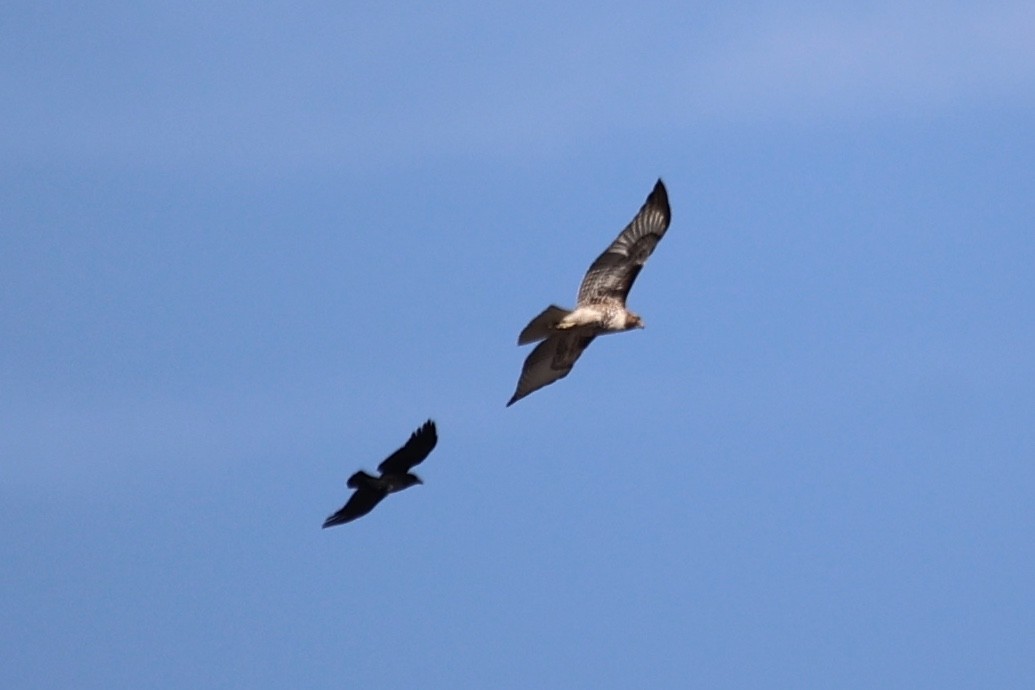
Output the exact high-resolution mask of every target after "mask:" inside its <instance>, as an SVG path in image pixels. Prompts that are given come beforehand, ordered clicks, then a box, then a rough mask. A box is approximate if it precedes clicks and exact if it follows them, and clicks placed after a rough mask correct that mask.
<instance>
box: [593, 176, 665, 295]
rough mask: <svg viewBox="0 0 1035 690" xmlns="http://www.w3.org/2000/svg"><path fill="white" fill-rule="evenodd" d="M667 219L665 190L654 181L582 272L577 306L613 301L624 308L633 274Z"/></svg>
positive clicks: (650, 250)
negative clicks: (631, 214) (626, 221)
mask: <svg viewBox="0 0 1035 690" xmlns="http://www.w3.org/2000/svg"><path fill="white" fill-rule="evenodd" d="M671 220H672V211H671V209H669V205H668V192H667V191H666V190H665V185H664V184H663V183H662V181H661V180H658V182H657V184H655V185H654V189H653V191H651V193H650V195H649V196H648V197H647V201H646V202H644V204H643V207H642V208H640V211H639V213H637V214H636V217H635V218H633V219H632V222H630V223H629V225H627V226H626V227H625V229H624V230H622V232H621V233H619V235H618V237H617V238H616V239H615V241H614V242H612V243H611V246H610V247H608V248H607V249H606V250H605V251H604V253H603V254H601V255H600V256H599V257H597V260H596V261H594V262H593V265H592V266H590V267H589V270H588V271H586V276H585V277H584V278H583V279H582V285H580V286H579V298H578V303H579V306H582V305H586V304H594V303H600V302H612V301H617V302H618V303H619V304H621V305H622V306H623V307H624V305H625V298H626V296H627V295H628V294H629V289H630V288H632V285H633V282H634V281H635V280H636V276H638V275H639V273H640V269H642V268H643V265H644V264H645V263H647V259H648V257H650V255H651V252H653V251H654V247H656V246H657V244H658V242H660V241H661V238H662V237H664V235H665V231H666V230H668V225H669V222H670V221H671Z"/></svg>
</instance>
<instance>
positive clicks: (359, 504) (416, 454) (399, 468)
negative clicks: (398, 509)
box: [323, 419, 438, 527]
mask: <svg viewBox="0 0 1035 690" xmlns="http://www.w3.org/2000/svg"><path fill="white" fill-rule="evenodd" d="M436 443H438V433H437V432H436V430H435V422H433V421H431V420H430V419H429V420H428V421H426V422H424V424H423V425H422V426H421V427H420V428H419V429H417V430H416V431H414V432H413V433H412V434H410V440H409V441H407V442H406V445H404V446H403V447H402V448H400V449H399V450H397V451H395V452H394V453H392V454H391V455H389V456H388V457H387V458H385V459H384V461H382V463H381V464H380V465H378V466H377V469H378V471H379V472H380V473H381V476H380V477H375V476H373V475H372V474H367V473H366V472H364V471H363V470H360V471H359V472H356V473H355V474H354V475H352V476H351V477H349V481H348V483H347V484H346V486H348V487H349V488H350V489H355V490H356V492H355V493H354V494H352V497H351V498H349V501H348V503H346V504H345V505H344V506H342V508H341V510H339V511H338V512H336V513H335V514H334V515H331V516H330V517H328V518H327V519H326V520H324V522H323V526H324V527H334V526H335V525H344V524H345V523H346V522H351V521H353V520H355V519H356V518H358V517H363V516H364V515H366V514H367V513H369V512H370V511H371V510H373V509H374V506H376V505H377V504H378V503H380V502H381V500H382V499H383V498H384V497H385V496H387V495H388V494H391V493H395V492H396V491H402V490H403V489H408V488H410V487H411V486H413V485H414V484H423V483H424V482H422V481H421V478H420V477H418V476H417V475H415V474H412V473H411V472H410V470H411V469H413V468H414V467H415V466H416V465H419V464H420V463H421V462H423V461H424V458H426V457H428V454H429V453H430V452H431V451H432V450H433V449H434V448H435V444H436Z"/></svg>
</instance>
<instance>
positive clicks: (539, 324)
mask: <svg viewBox="0 0 1035 690" xmlns="http://www.w3.org/2000/svg"><path fill="white" fill-rule="evenodd" d="M671 219H672V213H671V210H670V209H669V206H668V192H667V191H666V190H665V185H664V184H663V183H662V182H661V180H658V182H657V184H655V185H654V189H653V190H652V191H651V193H650V195H649V196H648V197H647V201H646V202H645V203H644V204H643V207H642V208H641V209H640V212H639V213H637V214H636V217H635V218H633V219H632V222H630V223H629V225H627V226H626V227H625V229H624V230H622V232H621V233H619V235H618V237H617V238H616V239H615V241H614V242H612V243H611V246H610V247H608V248H607V249H606V250H604V253H603V254H601V255H600V256H598V257H597V260H596V261H594V262H593V264H592V265H591V266H590V267H589V270H588V271H586V275H585V277H584V278H583V279H582V285H580V286H579V296H578V300H577V304H576V306H575V309H574V310H573V311H569V310H567V309H562V308H561V307H558V306H556V305H550V306H549V307H547V308H546V309H545V310H544V311H543V313H541V314H540V315H539V316H537V317H535V318H534V319H532V321H531V322H529V324H528V325H527V326H525V330H523V331H521V335H519V336H518V345H525V344H526V343H534V342H536V341H537V340H542V341H543V342H541V343H539V345H537V346H536V348H535V349H534V350H532V353H531V354H530V355H528V358H527V359H526V360H525V365H524V367H523V368H522V370H521V378H519V379H518V384H517V390H515V391H514V397H512V398H511V399H510V401H509V402H508V403H507V407H510V406H511V405H513V404H514V403H516V402H517V401H518V400H520V399H521V398H523V397H525V396H526V395H528V394H529V393H532V392H533V391H536V390H539V389H540V388H542V387H543V386H548V385H550V384H551V383H553V382H554V381H557V380H558V379H562V378H564V377H565V376H567V375H568V373H569V372H570V371H571V368H572V367H573V366H575V361H576V360H577V359H578V358H579V356H580V355H581V354H582V351H583V350H585V349H586V348H587V347H589V344H590V343H592V342H593V339H594V338H596V337H597V336H598V335H605V334H607V333H619V332H621V331H628V330H630V329H633V328H643V326H644V324H643V319H641V318H640V317H639V316H638V315H636V314H634V313H633V312H631V311H629V310H628V309H626V308H625V298H626V296H628V294H629V289H630V288H632V285H633V281H635V280H636V276H638V275H639V274H640V270H641V269H642V268H643V265H644V264H645V263H646V262H647V259H648V257H650V255H651V252H653V251H654V247H656V246H657V244H658V242H660V241H661V238H662V237H664V235H665V231H666V230H668V225H669V222H670V221H671Z"/></svg>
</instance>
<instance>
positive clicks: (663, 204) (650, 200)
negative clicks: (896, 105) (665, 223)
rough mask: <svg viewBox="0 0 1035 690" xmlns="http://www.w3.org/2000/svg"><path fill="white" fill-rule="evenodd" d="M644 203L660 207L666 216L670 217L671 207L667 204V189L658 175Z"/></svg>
mask: <svg viewBox="0 0 1035 690" xmlns="http://www.w3.org/2000/svg"><path fill="white" fill-rule="evenodd" d="M646 205H647V206H653V207H655V208H657V209H660V210H661V211H662V212H663V213H664V214H665V217H666V218H669V219H671V218H672V209H671V208H670V207H669V205H668V190H667V189H665V183H664V182H662V181H661V178H660V177H659V178H658V181H657V182H655V183H654V189H652V190H651V192H650V195H649V196H648V197H647V202H646Z"/></svg>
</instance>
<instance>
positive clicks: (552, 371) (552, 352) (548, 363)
mask: <svg viewBox="0 0 1035 690" xmlns="http://www.w3.org/2000/svg"><path fill="white" fill-rule="evenodd" d="M595 337H596V336H594V335H592V334H589V333H588V332H587V331H584V330H572V331H563V332H560V333H557V334H555V335H551V336H550V337H549V338H547V339H546V340H544V341H543V342H541V343H539V344H538V345H537V346H536V348H535V349H534V350H532V352H531V354H529V355H528V358H526V359H525V365H524V366H523V367H522V368H521V378H519V379H518V385H517V390H515V391H514V397H512V398H511V399H510V402H508V403H507V407H510V406H511V405H513V404H514V403H516V402H517V401H518V400H520V399H521V398H523V397H525V396H526V395H528V394H529V393H532V392H534V391H537V390H539V389H540V388H542V387H543V386H548V385H550V384H551V383H553V382H554V381H557V380H559V379H563V378H564V377H565V376H567V375H568V373H569V372H570V371H571V368H572V367H573V366H575V361H576V360H577V359H578V358H579V357H580V356H581V355H582V352H583V350H585V349H586V348H587V347H589V344H590V343H591V342H593V338H595Z"/></svg>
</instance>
